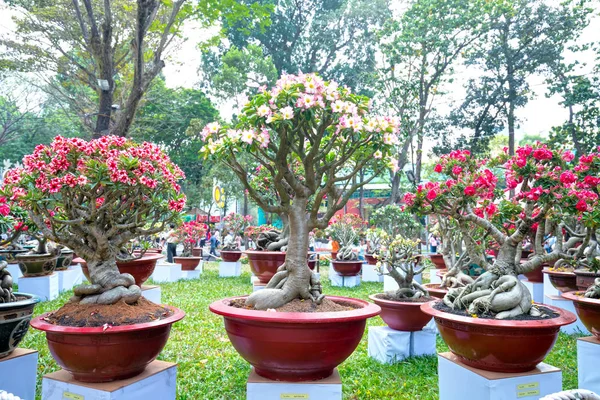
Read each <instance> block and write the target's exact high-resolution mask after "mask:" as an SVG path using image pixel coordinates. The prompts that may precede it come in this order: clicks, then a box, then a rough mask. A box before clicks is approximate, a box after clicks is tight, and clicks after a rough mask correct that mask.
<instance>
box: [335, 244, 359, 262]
mask: <svg viewBox="0 0 600 400" xmlns="http://www.w3.org/2000/svg"><path fill="white" fill-rule="evenodd" d="M335 259H336V260H338V261H356V260H358V255H357V254H356V253H355V252H354V251H352V247H350V246H348V247H342V248H341V249H339V250H338V253H337V256H336V257H335Z"/></svg>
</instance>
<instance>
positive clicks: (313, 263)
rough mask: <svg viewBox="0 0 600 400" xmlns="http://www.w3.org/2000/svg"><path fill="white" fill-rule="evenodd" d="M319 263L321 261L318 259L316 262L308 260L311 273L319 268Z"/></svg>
mask: <svg viewBox="0 0 600 400" xmlns="http://www.w3.org/2000/svg"><path fill="white" fill-rule="evenodd" d="M309 257H310V256H309ZM317 261H319V260H318V259H316V258H315V259H314V260H312V259H310V258H309V259H308V260H307V263H308V268H310V270H311V271H314V270H315V268H316V267H317Z"/></svg>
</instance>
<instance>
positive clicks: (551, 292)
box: [544, 274, 560, 304]
mask: <svg viewBox="0 0 600 400" xmlns="http://www.w3.org/2000/svg"><path fill="white" fill-rule="evenodd" d="M546 296H560V291H559V290H558V289H556V288H555V287H554V286H552V282H550V276H549V275H548V274H544V304H550V303H547V301H549V300H548V299H547V298H546Z"/></svg>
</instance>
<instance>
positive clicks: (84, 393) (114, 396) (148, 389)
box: [31, 360, 177, 400]
mask: <svg viewBox="0 0 600 400" xmlns="http://www.w3.org/2000/svg"><path fill="white" fill-rule="evenodd" d="M176 377H177V364H173V363H169V362H165V361H158V360H156V361H153V362H152V363H150V365H148V366H147V367H146V370H145V371H144V372H142V373H141V374H140V375H138V376H135V377H133V378H129V379H124V380H121V381H114V382H107V383H84V382H78V381H76V380H74V379H73V377H72V376H71V374H69V373H68V372H67V371H65V370H60V371H57V372H53V373H51V374H46V375H44V378H43V379H42V400H63V399H74V400H84V399H85V400H88V399H89V400H150V399H160V400H175V396H176V391H177V387H176ZM31 399H33V397H31Z"/></svg>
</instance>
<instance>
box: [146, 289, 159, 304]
mask: <svg viewBox="0 0 600 400" xmlns="http://www.w3.org/2000/svg"><path fill="white" fill-rule="evenodd" d="M142 296H144V297H145V298H146V299H148V300H150V301H151V302H153V303H156V304H160V303H161V301H160V286H157V285H142Z"/></svg>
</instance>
